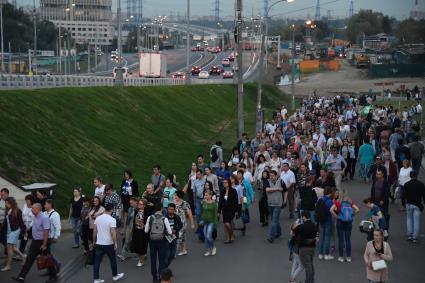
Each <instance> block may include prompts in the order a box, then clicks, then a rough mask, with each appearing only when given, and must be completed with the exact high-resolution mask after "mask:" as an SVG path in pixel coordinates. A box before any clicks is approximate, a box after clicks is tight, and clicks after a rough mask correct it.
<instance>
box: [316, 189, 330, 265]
mask: <svg viewBox="0 0 425 283" xmlns="http://www.w3.org/2000/svg"><path fill="white" fill-rule="evenodd" d="M334 195H335V188H330V187H327V188H325V192H324V196H323V197H322V198H320V199H319V201H318V202H317V204H316V209H315V217H316V222H317V223H319V232H320V236H319V240H320V241H319V259H325V260H332V259H334V257H333V256H332V255H331V253H330V245H331V234H332V225H333V220H332V216H331V212H330V209H331V207H332V205H333V199H334Z"/></svg>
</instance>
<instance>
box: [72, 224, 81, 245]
mask: <svg viewBox="0 0 425 283" xmlns="http://www.w3.org/2000/svg"><path fill="white" fill-rule="evenodd" d="M80 224H81V223H80V218H76V217H71V226H72V231H73V232H74V244H75V245H77V246H79V245H80V227H81V225H80Z"/></svg>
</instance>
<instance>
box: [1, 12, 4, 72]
mask: <svg viewBox="0 0 425 283" xmlns="http://www.w3.org/2000/svg"><path fill="white" fill-rule="evenodd" d="M0 32H1V73H2V74H3V73H4V45H3V4H0Z"/></svg>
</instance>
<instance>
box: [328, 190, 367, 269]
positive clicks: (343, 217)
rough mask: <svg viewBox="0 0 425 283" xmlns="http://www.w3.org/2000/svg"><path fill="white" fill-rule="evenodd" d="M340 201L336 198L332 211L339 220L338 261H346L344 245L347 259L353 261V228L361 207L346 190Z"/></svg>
mask: <svg viewBox="0 0 425 283" xmlns="http://www.w3.org/2000/svg"><path fill="white" fill-rule="evenodd" d="M339 199H340V201H339V200H335V201H334V204H333V205H332V207H331V209H330V211H331V213H332V215H333V217H335V219H336V220H337V222H336V230H337V233H338V250H339V257H338V261H340V262H344V247H345V252H346V256H347V257H346V259H345V260H346V261H347V262H351V231H352V230H353V216H354V214H357V213H358V212H359V211H360V209H359V208H358V207H357V205H355V204H354V203H353V202H352V201H351V199H350V197H349V196H348V194H347V192H346V191H342V193H341V196H340V198H339Z"/></svg>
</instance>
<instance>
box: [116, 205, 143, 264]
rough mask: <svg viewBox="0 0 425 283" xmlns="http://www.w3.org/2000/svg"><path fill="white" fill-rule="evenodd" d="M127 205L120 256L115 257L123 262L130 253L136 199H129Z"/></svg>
mask: <svg viewBox="0 0 425 283" xmlns="http://www.w3.org/2000/svg"><path fill="white" fill-rule="evenodd" d="M128 203H129V205H130V206H129V207H128V210H127V213H126V214H125V215H126V218H125V221H124V223H123V224H124V227H123V231H124V237H123V239H122V249H121V254H119V255H117V257H118V258H119V259H120V260H121V261H125V260H126V258H127V254H128V253H130V252H131V245H132V235H131V233H132V231H133V223H134V215H135V212H136V210H137V203H138V200H137V198H136V197H130V199H129V201H128Z"/></svg>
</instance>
